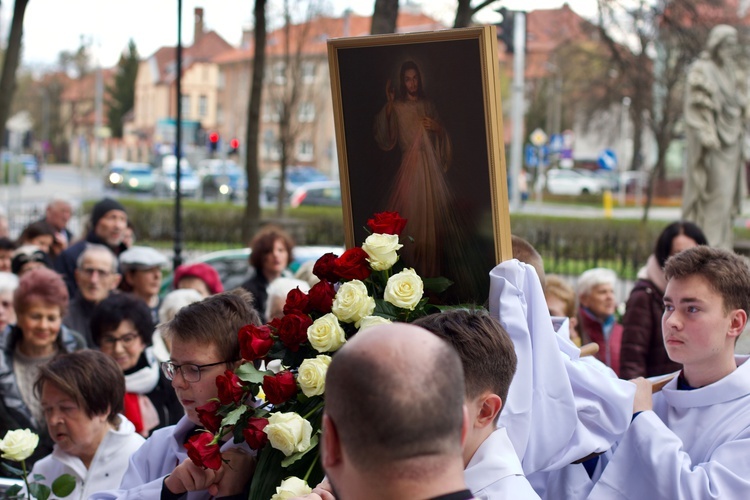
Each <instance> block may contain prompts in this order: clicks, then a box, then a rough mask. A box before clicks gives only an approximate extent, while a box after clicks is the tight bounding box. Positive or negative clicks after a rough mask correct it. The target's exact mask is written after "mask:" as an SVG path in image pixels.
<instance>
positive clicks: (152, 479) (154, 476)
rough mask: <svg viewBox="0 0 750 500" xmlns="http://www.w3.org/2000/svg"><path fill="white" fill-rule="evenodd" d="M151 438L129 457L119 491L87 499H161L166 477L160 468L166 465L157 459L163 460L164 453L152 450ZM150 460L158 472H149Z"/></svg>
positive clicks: (152, 441) (97, 494)
mask: <svg viewBox="0 0 750 500" xmlns="http://www.w3.org/2000/svg"><path fill="white" fill-rule="evenodd" d="M153 437H154V436H152V437H151V438H150V439H147V440H146V442H145V443H143V446H141V447H140V448H139V449H138V450H137V451H136V452H135V453H133V454H132V455H131V456H130V465H128V470H127V471H125V475H124V476H123V477H122V481H121V482H120V489H119V490H109V491H102V492H98V493H95V494H93V495H91V496H90V497H89V498H90V499H91V500H114V499H138V498H143V499H159V498H161V488H162V483H163V482H164V478H165V477H166V475H163V474H162V470H161V467H164V466H165V465H166V464H163V463H161V462H163V460H160V458H159V457H161V459H163V458H164V457H163V455H164V453H161V451H162V450H158V446H157V447H156V448H157V449H153V448H154V443H155V442H156V440H154V439H153ZM161 444H162V445H163V446H166V443H164V442H163V441H162V442H161ZM150 459H154V460H155V462H158V463H154V464H153V465H154V466H155V467H157V468H159V469H160V470H156V469H154V470H151V469H152V467H151V466H152V464H151V460H150ZM173 461H174V459H173ZM176 466H177V464H176V463H175V464H174V467H176Z"/></svg>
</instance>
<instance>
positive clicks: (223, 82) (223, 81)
mask: <svg viewBox="0 0 750 500" xmlns="http://www.w3.org/2000/svg"><path fill="white" fill-rule="evenodd" d="M226 79H227V75H226V73H224V72H223V71H222V70H219V90H224V86H225V85H226V84H227V82H226Z"/></svg>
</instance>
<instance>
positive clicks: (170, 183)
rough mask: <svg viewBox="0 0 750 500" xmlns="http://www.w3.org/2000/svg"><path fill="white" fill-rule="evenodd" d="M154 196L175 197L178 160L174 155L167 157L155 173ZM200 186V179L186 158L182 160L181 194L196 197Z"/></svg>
mask: <svg viewBox="0 0 750 500" xmlns="http://www.w3.org/2000/svg"><path fill="white" fill-rule="evenodd" d="M154 176H155V179H154V194H155V195H156V196H162V197H164V196H169V197H171V196H173V195H174V192H175V191H176V189H177V181H176V179H177V159H176V158H175V156H174V155H168V156H165V157H164V159H163V160H162V164H161V167H160V168H158V169H156V171H155V172H154ZM198 186H200V179H198V176H197V175H195V172H193V169H192V168H190V164H189V163H188V161H187V160H186V159H185V158H182V159H181V160H180V192H181V194H182V196H195V193H196V192H197V191H198Z"/></svg>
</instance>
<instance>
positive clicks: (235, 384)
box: [216, 370, 245, 405]
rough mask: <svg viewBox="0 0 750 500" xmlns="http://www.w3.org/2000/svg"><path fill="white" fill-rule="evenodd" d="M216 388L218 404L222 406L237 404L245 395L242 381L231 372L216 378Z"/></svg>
mask: <svg viewBox="0 0 750 500" xmlns="http://www.w3.org/2000/svg"><path fill="white" fill-rule="evenodd" d="M216 387H218V389H219V402H220V403H221V404H223V405H229V404H232V403H239V402H240V401H242V398H243V396H244V394H245V391H244V387H243V385H242V381H241V380H240V378H239V377H238V376H237V375H235V374H234V372H233V371H231V370H227V371H225V372H224V375H219V376H218V377H216Z"/></svg>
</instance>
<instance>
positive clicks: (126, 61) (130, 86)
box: [106, 39, 139, 137]
mask: <svg viewBox="0 0 750 500" xmlns="http://www.w3.org/2000/svg"><path fill="white" fill-rule="evenodd" d="M138 63H139V60H138V51H137V50H136V48H135V42H134V41H133V40H132V39H131V40H130V42H129V43H128V52H127V54H123V55H122V56H120V62H118V63H117V73H116V74H115V82H114V85H112V86H107V98H106V99H107V122H108V124H109V128H110V130H111V131H112V137H122V120H123V118H124V117H125V115H126V114H127V113H128V112H129V111H130V110H132V109H133V105H134V104H135V78H136V76H137V75H138Z"/></svg>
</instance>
